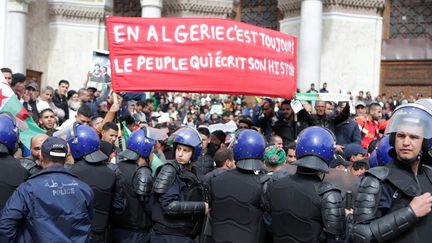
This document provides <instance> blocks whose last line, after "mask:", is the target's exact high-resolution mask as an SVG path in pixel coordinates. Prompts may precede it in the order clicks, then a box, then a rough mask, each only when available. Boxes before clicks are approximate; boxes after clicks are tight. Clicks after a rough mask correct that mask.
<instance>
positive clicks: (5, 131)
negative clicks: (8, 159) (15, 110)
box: [0, 112, 19, 154]
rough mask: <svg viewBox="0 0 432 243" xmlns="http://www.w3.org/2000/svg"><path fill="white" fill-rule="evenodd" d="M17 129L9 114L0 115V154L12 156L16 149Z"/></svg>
mask: <svg viewBox="0 0 432 243" xmlns="http://www.w3.org/2000/svg"><path fill="white" fill-rule="evenodd" d="M18 141H19V129H18V128H17V126H16V123H15V117H13V116H12V114H10V113H9V112H2V113H0V153H6V154H13V153H15V151H16V150H17V148H18Z"/></svg>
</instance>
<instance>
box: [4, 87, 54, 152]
mask: <svg viewBox="0 0 432 243" xmlns="http://www.w3.org/2000/svg"><path fill="white" fill-rule="evenodd" d="M1 111H7V112H9V113H11V114H12V115H13V116H14V117H15V120H16V124H17V127H18V128H19V130H20V141H21V143H22V144H23V145H24V146H25V147H26V148H28V149H30V141H31V138H32V137H34V136H36V135H38V134H42V133H46V131H45V130H43V129H41V128H39V127H38V126H37V125H36V123H35V122H34V120H33V118H32V117H31V116H30V114H29V113H28V111H27V110H26V109H25V108H24V107H23V105H22V104H21V102H20V101H19V100H18V97H17V96H16V95H15V93H14V92H13V90H12V88H11V87H10V86H9V84H8V83H7V82H6V81H2V82H0V112H1Z"/></svg>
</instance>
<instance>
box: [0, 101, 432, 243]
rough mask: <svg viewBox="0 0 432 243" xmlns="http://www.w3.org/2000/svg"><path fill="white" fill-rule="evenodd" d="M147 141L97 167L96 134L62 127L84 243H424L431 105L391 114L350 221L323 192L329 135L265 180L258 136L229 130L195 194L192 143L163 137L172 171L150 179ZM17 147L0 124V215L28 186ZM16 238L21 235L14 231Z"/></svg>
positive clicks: (340, 204)
mask: <svg viewBox="0 0 432 243" xmlns="http://www.w3.org/2000/svg"><path fill="white" fill-rule="evenodd" d="M152 131H153V130H151V129H148V128H145V127H143V128H141V129H139V130H137V131H135V132H133V133H132V134H131V136H130V138H129V140H128V142H127V149H126V150H125V151H123V152H122V153H120V154H119V161H118V162H117V163H116V164H107V163H106V161H107V159H108V158H107V156H106V155H104V154H103V153H102V152H101V151H100V150H99V139H98V136H97V134H96V132H95V131H94V130H93V129H92V128H91V127H89V126H87V125H81V124H78V123H77V124H74V125H73V126H72V127H71V129H70V131H69V133H68V135H67V138H66V141H67V142H68V144H69V147H70V150H71V153H72V156H73V157H74V160H75V163H74V164H73V165H69V166H67V169H68V170H69V171H70V172H72V173H73V174H75V175H76V176H78V177H79V179H80V180H82V181H83V182H85V183H86V184H88V185H89V186H90V188H91V189H92V190H93V193H94V197H93V209H94V217H93V219H92V221H91V231H90V232H89V241H90V242H156V243H159V242H240V243H241V242H385V241H387V242H428V241H430V240H432V234H431V233H430V232H431V231H430V230H429V229H430V228H431V227H432V216H431V214H430V212H431V207H432V196H431V192H432V169H431V167H430V164H432V157H431V154H430V152H431V150H430V148H431V142H430V141H432V103H431V100H420V101H418V102H417V103H414V104H406V105H401V106H400V107H398V108H397V109H396V110H395V111H394V114H393V116H392V118H391V120H390V122H389V124H388V127H387V129H386V134H388V135H389V142H390V145H391V146H392V149H390V150H389V156H390V157H391V158H392V161H391V162H389V163H387V164H386V165H385V166H377V167H374V168H372V169H370V170H369V171H368V172H366V173H365V175H364V176H363V177H362V179H361V182H360V186H359V187H358V192H357V193H356V198H355V203H354V210H353V213H352V211H349V210H345V208H346V206H345V205H346V204H347V200H349V199H348V197H347V196H346V195H348V194H347V193H345V192H344V190H343V189H341V188H340V187H339V186H338V185H337V184H335V183H332V182H331V180H330V181H329V180H324V179H325V177H326V175H327V174H328V172H329V164H330V162H331V161H332V160H333V156H334V152H335V151H334V150H335V138H334V135H333V133H332V132H331V131H329V130H327V129H325V128H322V127H309V128H307V129H305V130H303V131H302V132H301V133H300V134H299V136H298V138H297V147H296V153H297V161H296V163H295V165H296V169H295V170H294V173H285V174H284V176H275V174H273V177H272V176H271V175H268V174H266V173H265V167H264V166H263V162H262V160H263V155H264V149H265V147H266V143H265V139H264V137H263V136H262V134H260V133H258V132H257V131H254V130H250V129H242V130H239V131H238V132H237V133H236V136H235V139H234V140H233V142H232V143H231V145H230V146H231V148H232V150H233V153H234V159H235V161H236V168H235V169H233V170H229V171H226V172H224V173H221V174H218V175H216V176H214V177H212V178H211V179H210V180H209V181H208V182H207V183H205V184H204V183H202V182H201V181H200V180H199V179H198V177H197V175H196V173H195V171H194V169H193V167H192V166H191V163H192V162H194V161H195V160H197V159H198V157H199V155H200V154H201V149H202V142H201V136H200V134H199V133H198V131H197V130H196V129H195V128H192V127H183V128H180V129H179V130H177V131H176V132H175V133H174V134H173V135H172V137H171V139H172V142H173V148H174V151H175V152H174V153H175V159H174V160H173V161H166V162H165V163H164V164H163V165H161V166H159V167H158V168H157V170H156V171H155V172H153V171H152V169H151V162H152V160H153V155H154V146H155V144H156V137H155V135H154V134H152ZM18 136H19V133H18V129H17V128H16V125H15V123H14V121H13V118H11V117H10V116H8V115H7V114H0V163H1V166H2V169H1V170H0V207H1V208H3V207H4V205H5V203H6V201H7V200H8V198H9V197H10V196H11V194H12V193H13V192H14V190H15V188H17V187H18V186H19V185H20V183H22V182H23V181H25V180H26V178H27V176H28V173H27V171H26V170H25V169H24V168H23V167H21V166H20V164H19V162H18V161H17V160H16V159H15V158H14V157H13V156H12V155H13V154H14V152H15V150H16V148H17V143H18ZM287 166H288V165H287ZM290 166H291V165H290ZM284 169H286V168H284ZM284 169H282V170H284ZM39 173H41V172H39ZM36 175H37V174H36ZM154 175H155V176H154ZM33 176H34V175H33ZM46 207H47V208H49V205H47V206H46ZM53 216H55V215H53ZM2 217H6V216H5V215H4V214H3V213H1V214H0V222H1V220H2ZM19 227H23V228H24V230H23V231H25V227H26V224H22V225H19ZM2 233H4V232H3V231H2V226H1V225H0V235H1V234H2ZM14 237H16V236H11V238H9V240H10V241H12V242H13V239H14Z"/></svg>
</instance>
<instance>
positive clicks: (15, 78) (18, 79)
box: [12, 73, 26, 83]
mask: <svg viewBox="0 0 432 243" xmlns="http://www.w3.org/2000/svg"><path fill="white" fill-rule="evenodd" d="M25 81H26V76H25V75H24V74H22V73H14V74H12V82H13V83H22V82H25Z"/></svg>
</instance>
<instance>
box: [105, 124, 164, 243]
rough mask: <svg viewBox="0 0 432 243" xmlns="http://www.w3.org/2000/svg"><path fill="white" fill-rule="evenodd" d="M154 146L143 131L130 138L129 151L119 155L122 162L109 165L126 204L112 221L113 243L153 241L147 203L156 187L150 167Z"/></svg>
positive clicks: (152, 141)
mask: <svg viewBox="0 0 432 243" xmlns="http://www.w3.org/2000/svg"><path fill="white" fill-rule="evenodd" d="M155 144H156V141H155V140H154V139H152V138H150V135H149V132H148V130H147V129H146V128H145V127H143V128H141V129H139V130H137V131H135V132H133V133H132V134H131V135H130V137H129V139H128V141H127V149H126V150H125V151H123V152H121V153H120V154H119V160H120V162H119V163H117V164H111V163H110V164H109V167H110V168H111V169H113V170H114V172H115V173H116V175H117V178H118V179H119V180H120V181H119V182H120V184H121V185H120V186H121V187H122V188H123V190H124V196H125V198H126V201H127V204H126V207H125V210H124V212H123V213H122V214H119V215H113V217H111V224H112V227H113V229H112V242H114V243H116V242H140V243H145V242H149V241H150V228H151V226H152V221H151V214H150V213H149V211H151V208H150V209H149V205H148V203H149V196H150V193H151V189H152V186H153V176H152V169H151V167H150V166H151V161H152V160H153V146H154V145H155Z"/></svg>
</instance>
